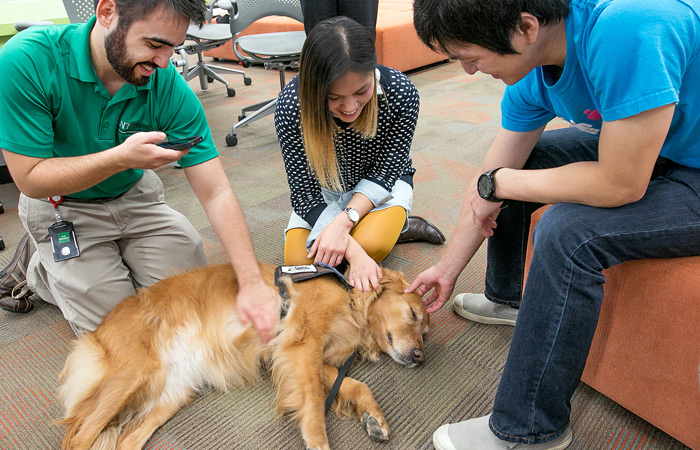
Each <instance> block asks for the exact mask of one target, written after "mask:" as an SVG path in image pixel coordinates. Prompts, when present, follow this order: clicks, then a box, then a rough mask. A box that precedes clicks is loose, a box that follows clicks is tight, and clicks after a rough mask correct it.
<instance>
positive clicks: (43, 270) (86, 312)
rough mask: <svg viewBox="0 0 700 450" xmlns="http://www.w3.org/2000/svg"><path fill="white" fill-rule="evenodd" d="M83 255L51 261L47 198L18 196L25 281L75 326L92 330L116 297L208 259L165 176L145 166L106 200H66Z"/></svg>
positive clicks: (62, 208)
mask: <svg viewBox="0 0 700 450" xmlns="http://www.w3.org/2000/svg"><path fill="white" fill-rule="evenodd" d="M58 210H59V213H60V214H61V218H62V219H63V220H65V221H69V222H72V223H73V225H74V227H75V234H76V239H77V241H78V248H79V249H80V256H78V257H77V258H73V259H69V260H66V261H60V262H55V261H54V259H53V250H52V247H51V242H50V239H49V235H48V228H49V226H51V225H52V224H53V223H54V222H55V221H56V218H55V216H54V213H53V206H52V205H51V203H49V202H48V200H46V199H32V198H29V197H26V196H25V195H21V196H20V200H19V216H20V218H21V220H22V223H23V224H24V227H25V229H26V230H27V231H28V232H29V234H30V235H31V237H32V239H33V240H34V243H35V245H36V248H37V251H36V252H35V253H34V255H33V256H32V258H31V260H30V262H29V270H28V273H27V284H28V286H29V288H30V289H31V290H32V292H34V293H35V294H37V295H38V296H39V297H41V298H42V299H43V300H45V301H47V302H49V303H53V304H55V305H57V306H58V307H59V308H60V309H61V311H62V312H63V315H64V317H65V318H66V319H67V320H68V321H69V322H71V324H72V325H73V326H74V328H75V327H78V328H82V329H84V330H90V331H92V330H94V329H95V328H97V326H98V325H99V324H100V322H102V319H103V318H104V316H105V315H106V314H107V313H108V312H109V311H111V310H112V308H114V307H115V306H116V305H117V303H119V302H120V301H122V300H123V299H125V298H126V297H129V296H131V295H133V294H135V293H136V289H138V288H140V287H144V286H149V285H151V284H153V283H155V282H156V281H159V280H161V279H163V278H166V277H167V276H169V275H172V274H174V273H176V272H179V271H183V270H187V269H191V268H194V267H198V266H202V265H205V264H206V258H205V256H204V248H203V246H202V239H201V237H200V235H199V234H198V233H197V230H195V228H194V227H193V226H192V224H191V223H190V222H189V221H188V220H187V219H186V218H185V216H183V215H182V214H180V213H179V212H177V211H175V210H173V209H171V208H170V207H168V206H167V205H166V204H165V202H164V197H163V184H162V183H161V181H160V179H159V178H158V176H157V175H156V174H155V173H154V172H153V171H150V170H147V171H144V175H143V177H141V179H140V180H139V181H138V182H137V183H136V184H135V185H134V186H133V187H132V188H131V189H129V190H128V191H127V192H126V193H125V194H124V195H123V196H121V197H119V198H117V199H114V200H111V201H109V202H107V203H101V204H100V203H77V202H70V201H66V202H64V203H62V204H61V205H59V207H58Z"/></svg>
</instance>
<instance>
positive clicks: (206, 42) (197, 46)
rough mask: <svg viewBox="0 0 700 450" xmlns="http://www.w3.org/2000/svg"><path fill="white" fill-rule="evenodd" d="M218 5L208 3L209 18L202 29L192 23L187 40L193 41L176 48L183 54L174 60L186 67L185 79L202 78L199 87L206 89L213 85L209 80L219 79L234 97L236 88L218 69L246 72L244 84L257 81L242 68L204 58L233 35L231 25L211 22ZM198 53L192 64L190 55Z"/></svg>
mask: <svg viewBox="0 0 700 450" xmlns="http://www.w3.org/2000/svg"><path fill="white" fill-rule="evenodd" d="M217 7H218V1H217V0H214V1H213V2H211V3H210V4H209V5H208V6H207V12H206V21H205V23H204V24H203V25H202V27H201V28H200V27H198V26H196V25H191V26H190V27H189V28H188V29H187V36H186V38H185V39H186V40H187V41H188V42H189V43H187V42H186V43H185V44H183V45H180V46H178V47H175V53H177V54H179V55H180V60H178V61H173V62H174V64H175V66H177V67H181V68H182V70H181V73H182V76H183V77H184V78H185V80H187V81H190V80H191V79H192V78H194V77H199V86H200V87H201V88H202V90H203V91H206V90H207V89H208V88H209V83H211V82H213V81H214V80H217V81H220V82H221V83H223V84H224V85H225V86H226V94H227V95H228V96H229V97H233V96H235V95H236V90H235V89H234V88H232V87H229V84H228V81H226V80H225V79H224V78H223V77H222V76H221V75H219V73H217V72H224V73H237V74H239V75H243V84H245V85H246V86H250V84H251V83H252V82H253V80H251V79H250V78H249V77H247V76H246V75H245V72H244V71H242V70H236V69H230V68H228V67H221V66H215V65H213V64H207V63H205V62H204V59H203V57H202V56H203V55H202V54H203V52H205V51H207V50H211V49H213V48H216V47H221V46H222V45H224V44H226V43H227V42H229V41H230V40H231V39H232V38H233V35H232V34H231V27H230V26H229V24H225V23H209V22H211V19H212V16H213V10H214V8H217ZM195 54H196V55H197V64H195V65H194V66H193V67H189V62H188V60H187V55H195Z"/></svg>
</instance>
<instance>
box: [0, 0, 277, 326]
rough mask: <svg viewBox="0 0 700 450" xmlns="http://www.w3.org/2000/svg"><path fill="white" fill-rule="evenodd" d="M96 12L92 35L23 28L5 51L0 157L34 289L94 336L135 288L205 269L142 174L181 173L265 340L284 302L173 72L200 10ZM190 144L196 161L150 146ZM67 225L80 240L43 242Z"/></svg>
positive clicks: (88, 28)
mask: <svg viewBox="0 0 700 450" xmlns="http://www.w3.org/2000/svg"><path fill="white" fill-rule="evenodd" d="M95 11H96V15H95V16H94V17H93V18H92V19H90V20H89V21H88V22H87V23H85V24H73V25H67V26H49V27H32V28H29V29H28V30H25V31H23V32H21V33H19V34H18V35H16V36H15V37H13V38H12V39H10V40H9V41H8V42H7V44H5V46H4V47H3V48H2V50H0V79H1V80H2V84H3V87H2V89H1V90H0V149H2V154H3V156H4V158H5V160H6V163H7V166H8V168H9V170H10V173H11V174H12V177H13V179H14V181H15V183H16V185H17V187H18V188H19V189H20V191H21V192H22V194H21V196H20V201H19V214H20V218H21V219H22V223H23V224H24V226H25V228H26V229H27V232H28V233H29V235H30V236H31V242H32V243H33V244H34V245H36V248H37V251H36V252H35V253H34V254H33V255H32V257H31V260H30V262H29V267H28V273H27V284H28V286H29V288H30V289H31V290H32V292H34V293H36V294H37V295H39V296H40V297H41V298H42V299H44V300H46V301H48V302H51V303H54V304H56V305H58V306H59V307H60V308H61V311H62V312H63V314H64V316H65V317H66V319H68V320H69V321H70V323H71V324H72V325H73V326H74V329H77V330H79V329H84V330H94V329H95V328H96V327H97V325H99V323H100V321H101V320H102V318H103V317H104V315H105V314H106V313H107V312H109V311H110V310H111V309H112V308H113V307H114V306H115V305H116V304H117V303H118V302H120V301H121V300H122V299H124V298H125V297H127V296H129V295H132V294H134V293H135V290H136V288H138V287H140V286H147V285H150V284H152V283H154V282H156V281H158V280H160V279H162V278H165V277H167V276H168V275H170V274H172V273H174V272H176V271H181V270H185V269H189V268H192V267H196V266H200V265H204V264H205V263H206V260H205V257H204V251H203V247H202V241H201V238H200V236H199V235H198V233H197V232H196V230H195V229H194V227H193V226H192V225H191V224H190V223H189V222H188V221H187V219H186V218H185V217H184V216H182V215H181V214H179V213H177V212H176V211H174V210H172V209H171V208H169V207H168V206H166V205H165V203H164V201H163V186H162V183H161V182H160V180H159V178H158V177H157V176H156V175H155V173H154V172H153V171H151V170H148V169H154V168H157V167H160V166H162V165H164V164H168V163H171V162H174V161H178V162H179V164H180V165H181V166H182V167H183V168H184V172H185V175H186V177H187V180H188V181H189V183H190V185H191V186H192V189H193V191H194V193H195V195H196V196H197V198H198V199H199V201H200V202H201V203H202V205H203V206H204V209H205V211H206V213H207V216H208V217H209V220H210V222H211V224H212V227H213V228H214V230H215V231H216V233H217V235H218V237H219V239H220V241H221V242H222V244H223V245H224V247H225V249H226V252H227V253H228V255H229V258H230V260H231V263H232V265H233V268H234V271H235V273H236V276H237V278H238V280H239V283H240V292H239V295H238V302H237V306H238V311H239V314H240V316H241V318H242V320H243V321H244V322H246V323H247V322H251V323H252V324H253V325H254V326H255V328H256V329H257V331H258V332H259V333H260V334H261V336H262V337H263V339H265V340H267V339H269V337H270V333H271V329H272V327H273V326H274V324H275V322H276V320H277V319H276V318H277V317H278V306H277V296H276V294H275V292H274V291H273V290H272V289H271V288H270V287H269V286H267V285H266V284H265V283H264V282H263V281H262V278H261V274H260V271H259V269H258V266H257V263H256V259H255V255H254V253H253V246H252V243H251V241H250V235H249V233H248V228H247V226H246V223H245V218H244V216H243V212H242V210H241V208H240V205H239V204H238V201H237V199H236V196H235V195H234V193H233V190H232V189H231V186H230V184H229V181H228V179H227V178H226V175H225V173H224V170H223V168H222V166H221V163H220V160H219V158H218V152H217V150H216V147H215V146H214V142H213V140H212V137H211V133H210V130H209V127H208V124H207V121H206V117H205V115H204V111H203V109H202V106H201V104H200V103H199V101H198V99H197V97H196V95H195V94H194V93H193V92H192V90H191V89H190V88H189V86H188V85H187V83H186V82H185V81H184V80H183V78H182V77H181V76H180V75H179V74H178V72H177V71H176V70H175V68H174V67H173V65H172V64H171V63H170V56H171V55H172V54H173V48H174V47H175V46H176V45H178V44H180V43H182V42H183V41H184V39H185V33H186V30H187V27H188V26H189V24H190V22H194V23H198V24H201V23H202V22H203V20H204V11H205V2H204V1H202V0H152V1H143V0H100V1H99V2H98V3H97V6H96V10H95ZM191 136H201V137H202V142H201V143H199V144H196V145H195V146H194V147H192V148H191V150H189V151H188V150H172V149H167V148H163V147H160V146H158V145H156V143H158V142H160V141H163V140H165V139H178V138H187V137H191ZM49 197H51V199H50V198H49ZM56 213H57V214H56ZM61 221H65V222H70V223H71V224H72V229H71V230H68V229H66V228H65V227H63V228H60V229H56V228H53V231H51V232H50V231H49V228H52V227H53V226H54V224H55V223H57V222H61ZM73 231H74V234H75V236H74V237H73V236H72V234H73ZM52 233H53V234H54V243H53V244H52V240H51V236H50V234H52ZM71 239H74V240H77V246H76V247H77V248H74V247H71V245H70V244H71ZM63 244H66V245H65V246H64V247H60V245H63ZM76 254H78V256H77V257H74V256H75V255H76Z"/></svg>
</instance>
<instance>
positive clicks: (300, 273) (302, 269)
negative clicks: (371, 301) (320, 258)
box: [275, 262, 352, 317]
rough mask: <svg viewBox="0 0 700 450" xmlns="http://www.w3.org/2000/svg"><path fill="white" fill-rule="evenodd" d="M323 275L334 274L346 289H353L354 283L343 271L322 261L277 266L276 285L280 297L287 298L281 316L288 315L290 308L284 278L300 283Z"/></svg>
mask: <svg viewBox="0 0 700 450" xmlns="http://www.w3.org/2000/svg"><path fill="white" fill-rule="evenodd" d="M322 275H334V276H335V277H337V278H338V280H339V281H340V282H341V284H342V285H343V287H344V288H345V289H346V290H348V291H349V290H350V289H352V285H351V284H350V283H348V280H347V278H345V276H344V275H343V274H342V273H340V272H339V271H338V270H337V269H336V268H334V267H331V266H329V265H328V264H325V263H322V262H320V263H317V264H307V265H301V266H277V268H276V269H275V286H277V289H279V292H280V297H282V299H283V300H285V301H284V302H283V303H282V311H281V312H280V317H284V316H286V315H287V310H288V309H289V302H288V300H289V293H288V292H287V286H286V285H285V284H284V282H283V281H282V278H283V277H289V278H291V280H292V282H293V283H299V282H301V281H306V280H310V279H312V278H316V277H320V276H322Z"/></svg>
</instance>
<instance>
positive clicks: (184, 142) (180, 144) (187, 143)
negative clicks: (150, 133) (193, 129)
mask: <svg viewBox="0 0 700 450" xmlns="http://www.w3.org/2000/svg"><path fill="white" fill-rule="evenodd" d="M202 140H203V139H202V136H193V137H188V138H182V139H173V140H172V141H162V142H158V143H157V144H156V145H157V146H159V147H163V148H167V149H170V150H187V149H188V148H192V147H194V146H195V145H197V144H199V143H200V142H202Z"/></svg>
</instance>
